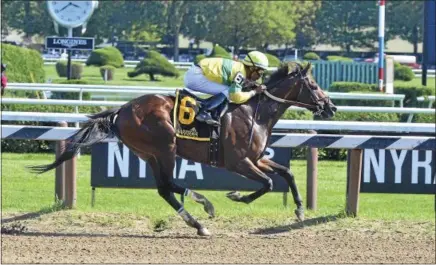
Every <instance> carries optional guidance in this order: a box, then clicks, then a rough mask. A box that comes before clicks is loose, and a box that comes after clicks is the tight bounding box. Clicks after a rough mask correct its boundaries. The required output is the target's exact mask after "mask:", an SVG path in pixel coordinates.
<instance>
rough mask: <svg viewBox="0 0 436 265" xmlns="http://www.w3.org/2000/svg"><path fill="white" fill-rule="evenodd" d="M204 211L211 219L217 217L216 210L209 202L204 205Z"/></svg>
mask: <svg viewBox="0 0 436 265" xmlns="http://www.w3.org/2000/svg"><path fill="white" fill-rule="evenodd" d="M204 211H205V212H206V213H207V214H208V215H209V218H214V217H215V208H214V207H213V205H212V203H210V202H208V201H207V202H206V203H205V205H204Z"/></svg>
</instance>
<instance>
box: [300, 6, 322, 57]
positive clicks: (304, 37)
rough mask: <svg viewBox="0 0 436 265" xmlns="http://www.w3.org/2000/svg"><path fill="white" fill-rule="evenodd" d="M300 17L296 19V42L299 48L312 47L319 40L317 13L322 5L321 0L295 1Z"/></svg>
mask: <svg viewBox="0 0 436 265" xmlns="http://www.w3.org/2000/svg"><path fill="white" fill-rule="evenodd" d="M295 6H296V8H297V11H296V13H297V15H298V18H297V19H296V20H295V23H296V25H295V42H294V43H293V44H294V45H295V47H296V48H299V49H311V48H312V46H313V45H315V44H316V43H317V42H318V39H319V37H318V32H317V30H316V13H317V11H318V9H319V8H320V7H321V2H320V1H299V2H295Z"/></svg>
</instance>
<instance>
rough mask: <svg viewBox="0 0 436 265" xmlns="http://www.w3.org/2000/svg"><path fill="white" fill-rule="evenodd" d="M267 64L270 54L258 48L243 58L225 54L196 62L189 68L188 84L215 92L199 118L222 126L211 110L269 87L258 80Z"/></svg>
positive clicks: (237, 101) (193, 88) (199, 89)
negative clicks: (248, 88)
mask: <svg viewBox="0 0 436 265" xmlns="http://www.w3.org/2000/svg"><path fill="white" fill-rule="evenodd" d="M267 68H268V58H267V57H266V55H265V54H263V53H261V52H258V51H252V52H249V53H248V54H247V56H246V57H245V58H244V60H243V61H242V62H239V61H234V60H231V59H224V58H205V59H202V60H201V61H200V62H198V64H195V65H193V66H192V67H191V68H190V69H189V70H188V71H187V72H186V75H185V79H184V82H185V86H186V87H187V88H189V89H191V90H194V91H198V92H201V93H206V94H211V95H213V96H212V97H210V98H209V99H207V100H206V102H205V104H203V105H202V107H201V109H200V111H199V113H198V115H197V120H198V121H201V122H206V123H207V124H210V125H214V126H219V125H220V122H219V120H218V121H217V120H214V119H213V118H212V116H211V114H210V111H211V110H213V109H215V108H217V107H218V106H220V105H221V104H227V103H228V101H230V102H231V103H236V104H242V103H244V102H246V101H248V100H249V99H250V98H252V97H253V96H254V95H256V94H257V93H262V92H263V91H264V90H265V89H266V87H265V86H264V85H258V84H257V83H255V81H257V80H258V79H260V78H261V77H262V76H263V74H264V72H265V70H266V69H267ZM245 87H250V88H253V87H254V88H255V90H251V91H246V92H245V91H244V89H243V88H245ZM224 106H225V105H224ZM224 106H223V107H224Z"/></svg>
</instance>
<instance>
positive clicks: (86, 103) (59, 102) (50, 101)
mask: <svg viewBox="0 0 436 265" xmlns="http://www.w3.org/2000/svg"><path fill="white" fill-rule="evenodd" d="M125 103H127V101H89V100H82V101H80V100H68V99H25V98H3V99H2V104H28V105H36V104H39V105H63V106H104V107H116V106H122V105H124V104H125ZM337 108H338V111H339V112H367V113H399V114H435V113H436V112H435V109H427V108H397V107H361V106H356V107H354V106H337ZM289 109H290V110H295V111H304V110H305V109H304V108H300V107H295V106H292V107H290V108H289Z"/></svg>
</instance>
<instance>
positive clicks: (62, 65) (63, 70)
mask: <svg viewBox="0 0 436 265" xmlns="http://www.w3.org/2000/svg"><path fill="white" fill-rule="evenodd" d="M71 68H72V69H71V79H80V78H82V72H83V64H82V63H78V62H71ZM56 72H57V73H58V76H59V77H67V76H68V62H67V61H59V62H57V63H56Z"/></svg>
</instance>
